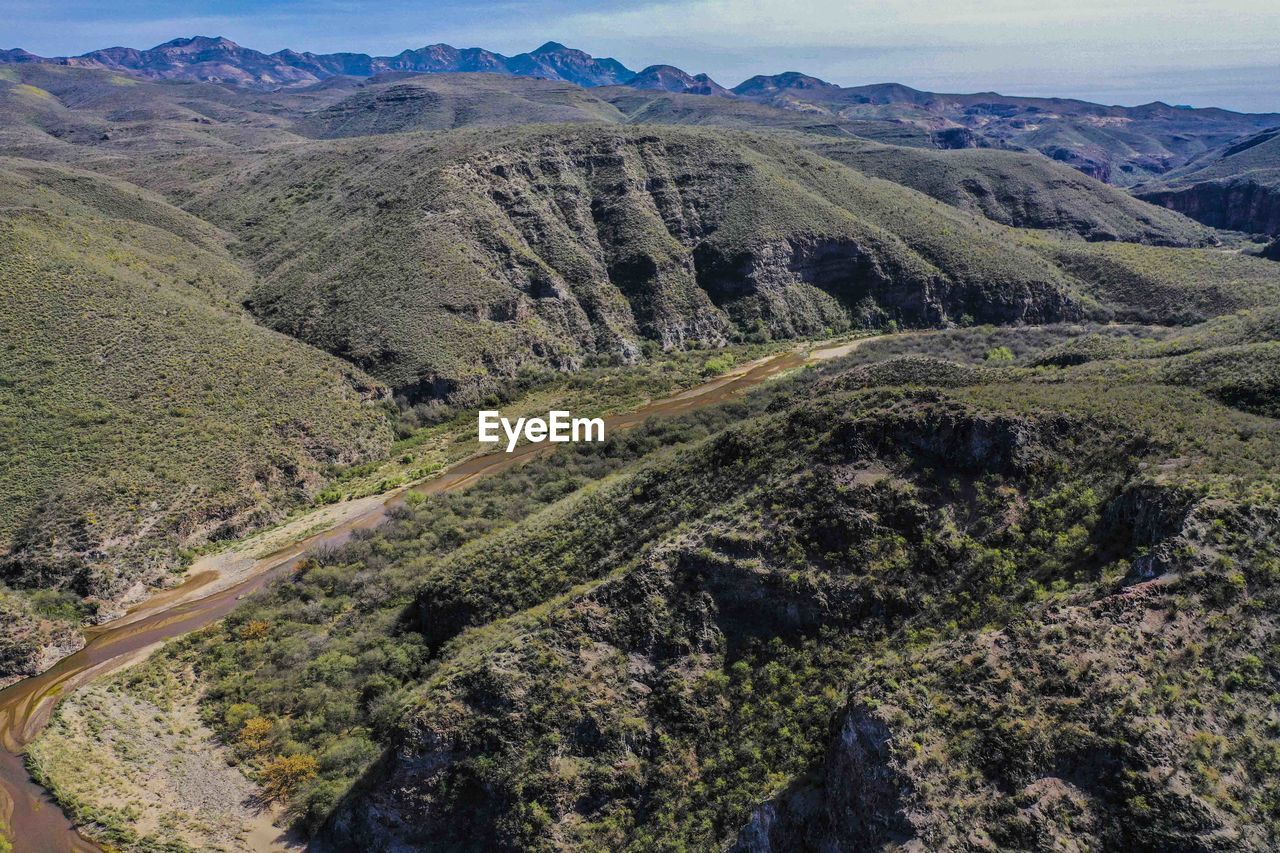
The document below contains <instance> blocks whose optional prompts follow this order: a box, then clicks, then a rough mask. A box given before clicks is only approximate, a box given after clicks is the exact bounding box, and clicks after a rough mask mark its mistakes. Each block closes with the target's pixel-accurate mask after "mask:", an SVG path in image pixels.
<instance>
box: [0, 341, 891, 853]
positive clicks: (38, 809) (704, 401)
mask: <svg viewBox="0 0 1280 853" xmlns="http://www.w3.org/2000/svg"><path fill="white" fill-rule="evenodd" d="M861 340H868V339H867V338H864V339H859V340H858V341H853V342H850V341H844V342H841V343H838V344H832V345H829V346H824V345H823V344H815V345H801V346H798V347H795V348H792V349H788V350H784V351H783V352H781V353H779V354H776V355H770V356H767V357H764V358H760V359H756V360H753V361H750V362H747V363H744V364H742V365H737V366H734V367H732V368H730V369H727V370H725V371H724V372H723V373H722V374H720V375H719V376H717V377H715V378H713V379H710V380H708V381H705V382H703V383H701V384H698V385H696V386H695V387H693V388H690V389H688V390H685V391H682V392H679V393H677V394H674V395H672V396H671V397H668V398H666V399H663V400H659V401H656V402H650V403H647V404H645V405H641V406H639V407H638V408H636V409H634V410H632V411H629V412H626V413H622V414H616V415H610V416H608V417H606V419H605V421H606V428H607V429H608V430H618V429H628V428H630V427H634V426H636V425H638V424H640V423H642V422H643V421H644V420H646V419H647V418H649V417H654V416H670V415H677V414H684V413H686V412H689V411H692V410H694V409H697V408H702V407H705V406H710V405H714V404H716V403H719V402H722V401H723V400H725V399H728V398H729V397H731V396H733V395H735V394H738V393H741V392H742V391H745V390H747V389H749V388H751V387H754V386H756V385H758V384H760V383H762V382H765V381H767V380H769V379H772V378H774V377H777V376H779V375H780V374H782V373H785V372H787V371H789V370H793V369H796V368H799V367H801V366H803V365H804V364H805V363H807V362H808V361H811V360H819V359H821V358H822V356H823V355H824V354H826V353H827V352H828V351H829V350H831V349H833V348H836V347H839V348H845V347H848V349H845V352H847V351H849V350H851V349H852V347H850V346H849V344H850V343H852V344H853V345H854V346H856V345H858V343H859V341H861ZM842 354H843V353H842ZM550 449H551V446H550V445H537V444H532V445H531V444H526V445H523V446H521V447H518V448H517V449H516V450H515V451H514V452H512V453H501V452H499V453H490V454H486V455H482V456H471V457H469V458H467V459H465V460H463V461H462V462H459V463H458V464H456V465H454V466H452V467H450V468H448V469H446V470H445V471H443V472H441V473H439V474H438V475H436V476H433V477H431V478H429V479H426V480H424V481H422V482H419V483H416V484H414V485H413V486H412V487H407V486H406V487H400V488H396V489H393V490H391V491H389V492H387V493H386V494H383V495H378V496H370V497H368V498H360V499H357V500H353V501H348V502H344V503H343V504H337V505H331V506H327V507H322V508H320V509H319V510H317V513H323V512H327V513H328V515H324V516H320V515H317V516H312V515H310V514H308V515H306V516H302V517H300V518H298V519H296V520H295V521H293V522H290V523H289V524H287V525H283V526H281V527H279V528H276V529H274V530H272V531H267V532H266V533H264V534H260V536H262V537H264V538H263V539H261V540H259V539H257V538H256V537H250V539H248V540H245V542H244V543H243V544H242V546H238V547H236V548H232V549H228V550H226V551H223V552H220V553H219V554H216V555H211V556H209V557H207V558H204V559H202V560H201V561H198V562H197V564H196V565H195V566H193V567H192V571H191V572H190V573H189V575H188V579H187V581H186V582H184V583H183V584H182V585H180V586H178V587H176V588H174V589H172V590H167V591H165V592H162V593H160V594H158V595H157V596H156V597H154V598H152V599H150V600H148V601H147V602H145V603H143V604H141V605H138V606H137V607H135V608H133V609H132V610H131V611H130V612H129V613H127V614H126V615H125V616H123V617H121V619H119V620H116V621H115V622H112V623H109V624H107V625H104V626H101V627H100V628H98V629H95V630H94V631H93V632H92V633H91V635H90V637H89V642H88V643H87V645H86V646H85V648H84V649H82V650H80V651H78V652H76V653H75V654H73V655H71V656H69V657H67V658H65V659H63V660H62V661H60V662H59V663H58V664H57V665H56V666H54V667H53V668H52V669H50V670H48V671H46V672H45V673H42V674H41V675H39V676H35V677H33V678H28V679H25V680H24V681H21V682H18V683H17V684H14V685H12V686H11V687H9V688H7V689H6V690H4V691H0V742H3V744H4V746H5V750H6V751H5V753H4V755H3V759H4V760H3V761H2V762H0V789H3V792H4V793H3V796H5V797H6V799H7V800H8V801H9V802H10V804H11V805H10V806H9V810H10V812H11V816H10V819H9V822H10V825H11V830H10V831H11V833H12V834H13V835H14V837H18V838H22V839H23V840H24V844H25V843H27V842H28V840H29V839H32V840H34V845H33V846H32V847H31V848H30V849H31V850H33V851H35V853H43V851H44V850H50V851H55V850H56V851H63V850H67V849H72V850H94V849H98V848H97V847H96V846H95V845H93V844H92V843H90V842H87V841H85V840H84V839H83V838H81V837H80V836H79V834H78V833H76V832H75V830H74V828H73V827H72V824H71V822H70V820H69V819H68V818H67V817H66V816H65V815H63V814H62V813H61V812H60V811H59V810H58V809H56V808H50V805H49V803H50V801H49V800H48V798H47V795H46V794H45V792H44V791H43V790H42V789H40V788H39V787H38V786H36V785H35V784H34V783H33V782H32V781H31V780H30V778H29V777H28V776H27V774H26V771H25V769H23V768H22V765H21V762H20V760H18V759H17V756H16V753H18V752H20V751H21V750H22V749H23V748H25V746H26V745H27V744H28V743H30V742H31V741H32V740H33V739H34V738H35V736H36V735H37V734H38V733H39V732H40V731H41V729H43V727H44V726H45V725H46V724H47V723H48V721H49V719H50V717H51V715H52V713H53V710H54V708H55V706H56V705H57V703H58V701H59V700H60V699H62V698H63V697H64V696H66V695H69V693H70V692H71V691H73V690H75V689H76V688H78V687H80V686H81V685H84V684H86V683H87V682H88V681H90V680H92V679H94V678H96V677H99V676H101V675H103V674H105V673H106V672H110V671H113V670H114V669H117V668H118V667H119V665H121V664H122V663H123V662H124V661H125V660H126V659H127V656H129V655H134V654H137V653H140V652H141V651H142V650H143V649H148V648H151V647H154V646H155V645H156V644H157V643H159V642H162V641H164V640H167V639H171V638H173V637H177V636H181V635H183V634H186V633H188V632H190V631H194V630H197V629H199V628H201V627H204V626H205V625H208V624H211V623H212V622H215V621H217V620H218V619H220V618H222V617H223V616H225V615H226V614H227V613H229V612H231V610H233V609H234V608H235V606H236V603H237V602H238V601H239V600H240V599H241V598H243V597H244V596H246V595H250V594H252V593H253V592H254V591H256V590H257V589H260V588H261V587H262V586H263V585H264V584H265V583H267V582H268V580H270V578H272V577H276V576H279V575H281V574H283V573H285V572H287V571H289V570H291V569H292V568H293V567H295V566H296V565H297V563H298V561H299V560H300V559H301V557H302V555H303V554H305V553H306V552H307V551H308V550H310V549H313V548H318V547H333V546H336V545H339V544H341V543H342V542H344V541H346V540H347V539H348V538H350V536H351V535H352V534H353V533H354V532H355V531H357V530H360V529H367V528H370V527H374V526H376V525H377V524H380V523H381V522H382V521H383V520H384V519H385V517H386V514H387V512H388V511H389V510H390V509H391V508H393V507H394V506H395V505H396V504H397V503H399V502H400V501H402V500H403V499H404V496H405V494H406V493H408V492H410V491H412V492H417V493H420V494H434V493H440V492H445V491H452V490H455V489H459V488H462V487H464V486H467V485H470V484H471V483H473V482H474V481H476V480H477V479H480V478H482V477H486V476H489V475H491V474H494V473H498V472H500V471H503V470H507V469H509V468H512V467H515V466H517V465H520V464H522V463H523V462H526V461H528V460H529V459H531V458H533V457H534V456H536V455H539V454H543V453H547V452H549V450H550ZM347 505H351V506H350V508H346V507H347ZM321 518H326V519H328V520H331V521H333V522H334V526H332V527H330V528H328V529H326V530H321V531H318V532H309V531H314V530H315V529H316V527H317V526H319V525H320V524H321V520H320V519H321ZM299 532H301V535H303V538H302V539H301V540H300V541H296V542H293V543H291V544H287V545H283V546H282V547H280V548H279V549H277V550H275V551H274V552H270V553H268V554H267V555H266V556H253V555H257V554H261V553H262V550H263V549H265V548H267V547H269V546H268V544H267V543H271V542H281V541H287V539H288V538H289V536H290V535H291V534H294V533H299Z"/></svg>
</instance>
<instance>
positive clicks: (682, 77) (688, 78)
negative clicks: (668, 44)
mask: <svg viewBox="0 0 1280 853" xmlns="http://www.w3.org/2000/svg"><path fill="white" fill-rule="evenodd" d="M625 82H626V84H627V85H628V86H632V87H634V88H636V89H661V90H663V91H665V92H679V93H682V94H686V95H727V94H729V90H728V89H726V88H725V87H723V86H721V85H720V84H719V83H717V82H716V81H714V80H712V79H711V78H710V77H708V76H707V75H706V74H688V73H686V72H684V71H681V70H680V69H679V68H676V67H675V66H673V65H650V66H649V67H648V68H646V69H644V70H643V71H641V72H640V73H639V74H636V75H635V76H634V77H632V78H631V79H630V80H627V81H625Z"/></svg>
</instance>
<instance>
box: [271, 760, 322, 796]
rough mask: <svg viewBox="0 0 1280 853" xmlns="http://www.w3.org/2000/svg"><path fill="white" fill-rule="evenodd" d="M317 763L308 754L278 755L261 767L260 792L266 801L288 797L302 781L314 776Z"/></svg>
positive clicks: (317, 766)
mask: <svg viewBox="0 0 1280 853" xmlns="http://www.w3.org/2000/svg"><path fill="white" fill-rule="evenodd" d="M318 768H319V764H318V763H317V762H316V760H315V759H314V758H313V757H311V756H310V755H280V756H277V757H275V758H273V759H271V760H270V761H268V762H267V766H266V767H264V768H263V769H262V793H263V796H264V797H266V799H267V801H268V802H275V801H277V800H283V799H287V798H288V797H290V796H291V795H292V794H293V793H294V792H295V791H297V790H298V786H300V785H301V784H302V783H303V782H306V781H308V780H310V779H313V778H315V775H316V770H317V769H318Z"/></svg>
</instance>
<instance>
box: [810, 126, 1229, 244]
mask: <svg viewBox="0 0 1280 853" xmlns="http://www.w3.org/2000/svg"><path fill="white" fill-rule="evenodd" d="M812 147H813V148H814V150H816V151H817V152H819V153H820V154H822V155H823V156H825V157H830V158H832V159H833V160H837V161H839V162H841V163H844V164H845V165H846V166H851V167H853V168H855V169H857V170H858V171H860V172H864V173H866V174H868V175H873V176H875V177H877V178H884V179H885V180H889V181H893V182H894V183H898V184H902V185H904V186H908V187H911V188H912V189H916V190H919V191H920V192H922V193H925V194H926V195H930V196H932V197H934V198H936V199H938V200H939V201H944V202H946V203H947V204H950V205H952V206H954V207H958V208H960V209H962V210H971V211H974V212H976V213H980V214H981V215H983V216H985V217H987V218H988V219H991V220H994V221H996V222H1000V223H1003V224H1005V225H1012V226H1014V227H1017V228H1037V229H1049V230H1054V231H1060V232H1066V233H1072V234H1079V235H1080V236H1081V237H1084V238H1085V239H1086V240H1089V241H1104V242H1114V241H1121V242H1126V243H1149V244H1153V245H1158V246H1195V245H1209V244H1212V243H1214V242H1215V241H1216V238H1215V237H1214V236H1213V234H1212V232H1211V231H1210V230H1209V229H1207V228H1202V227H1198V226H1197V225H1196V224H1195V223H1194V222H1192V221H1189V220H1187V219H1186V218H1184V217H1181V216H1171V215H1169V213H1167V212H1166V211H1163V210H1160V209H1159V208H1156V207H1154V206H1152V205H1149V204H1144V203H1143V202H1141V201H1138V200H1136V199H1134V198H1133V196H1131V195H1129V194H1128V193H1126V192H1124V191H1122V190H1118V189H1115V188H1114V187H1110V186H1107V185H1106V184H1103V183H1102V182H1100V181H1097V180H1094V179H1092V178H1090V177H1088V176H1087V175H1083V174H1081V173H1080V172H1079V171H1077V170H1075V169H1072V168H1070V167H1068V166H1065V165H1062V164H1060V163H1056V162H1054V161H1052V160H1048V159H1046V158H1044V157H1041V156H1038V155H1035V154H1021V153H1016V152H1012V151H1000V150H995V149H967V150H958V151H933V150H928V149H917V148H913V149H907V150H904V149H901V148H895V147H889V146H885V145H871V144H867V143H865V142H830V143H818V144H815V145H813V146H812Z"/></svg>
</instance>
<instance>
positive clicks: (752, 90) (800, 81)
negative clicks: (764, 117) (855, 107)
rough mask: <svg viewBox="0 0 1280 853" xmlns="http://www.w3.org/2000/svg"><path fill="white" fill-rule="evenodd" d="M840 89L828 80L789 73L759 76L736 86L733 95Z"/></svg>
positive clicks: (793, 72)
mask: <svg viewBox="0 0 1280 853" xmlns="http://www.w3.org/2000/svg"><path fill="white" fill-rule="evenodd" d="M839 88H840V87H839V86H837V85H836V84H835V83H828V82H827V81H826V80H819V79H818V78H817V77H810V76H809V75H808V74H801V73H800V72H799V71H787V72H785V73H783V74H771V75H765V74H757V75H756V76H755V77H752V78H750V79H748V80H744V81H743V82H741V83H739V84H738V85H737V86H734V87H733V93H734V94H735V95H745V96H748V97H752V96H754V97H764V96H768V95H773V94H776V93H778V92H783V91H804V90H813V89H817V90H826V91H832V90H837V89H839Z"/></svg>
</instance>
